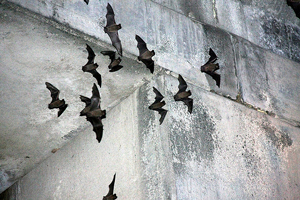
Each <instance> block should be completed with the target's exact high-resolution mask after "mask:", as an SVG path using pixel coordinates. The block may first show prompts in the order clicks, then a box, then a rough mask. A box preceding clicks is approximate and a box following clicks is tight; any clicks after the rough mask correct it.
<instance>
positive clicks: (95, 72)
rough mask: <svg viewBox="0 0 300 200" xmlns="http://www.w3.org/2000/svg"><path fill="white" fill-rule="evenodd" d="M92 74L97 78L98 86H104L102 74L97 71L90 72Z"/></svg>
mask: <svg viewBox="0 0 300 200" xmlns="http://www.w3.org/2000/svg"><path fill="white" fill-rule="evenodd" d="M89 72H90V73H91V74H93V77H94V78H96V80H97V83H98V85H99V86H100V87H101V84H102V78H101V74H99V73H98V72H97V70H95V69H94V70H91V71H89Z"/></svg>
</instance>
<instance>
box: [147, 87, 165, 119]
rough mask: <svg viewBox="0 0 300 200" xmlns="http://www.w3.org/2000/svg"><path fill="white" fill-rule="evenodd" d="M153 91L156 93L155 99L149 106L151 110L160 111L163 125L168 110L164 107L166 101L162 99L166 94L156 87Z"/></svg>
mask: <svg viewBox="0 0 300 200" xmlns="http://www.w3.org/2000/svg"><path fill="white" fill-rule="evenodd" d="M153 92H154V93H155V95H156V97H155V101H154V103H152V104H151V105H150V106H149V107H148V108H149V109H150V110H155V111H158V113H159V114H160V119H159V122H160V125H161V124H162V123H163V121H164V119H165V117H166V114H167V112H168V111H167V110H165V109H163V108H162V107H163V106H164V105H166V102H165V101H161V100H162V99H163V98H164V96H163V95H162V94H161V93H160V92H159V91H158V90H157V89H156V88H155V87H153Z"/></svg>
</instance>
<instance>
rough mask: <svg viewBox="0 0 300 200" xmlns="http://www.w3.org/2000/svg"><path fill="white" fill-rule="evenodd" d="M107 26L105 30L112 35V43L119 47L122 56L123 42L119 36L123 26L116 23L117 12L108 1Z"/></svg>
mask: <svg viewBox="0 0 300 200" xmlns="http://www.w3.org/2000/svg"><path fill="white" fill-rule="evenodd" d="M106 9H107V14H106V26H105V27H104V32H105V33H107V34H108V36H109V37H110V40H111V43H112V45H113V46H114V47H115V48H116V49H117V51H118V54H119V55H120V56H122V44H121V40H120V38H119V34H118V30H120V29H121V28H122V26H121V24H116V21H115V13H114V10H113V9H112V7H111V5H110V4H109V3H107V7H106Z"/></svg>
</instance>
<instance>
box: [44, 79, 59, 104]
mask: <svg viewBox="0 0 300 200" xmlns="http://www.w3.org/2000/svg"><path fill="white" fill-rule="evenodd" d="M45 84H46V87H47V89H48V90H50V93H51V97H52V101H51V103H52V102H54V101H56V100H58V99H59V93H60V91H59V90H58V89H57V88H56V87H54V86H53V85H52V84H51V83H49V82H45Z"/></svg>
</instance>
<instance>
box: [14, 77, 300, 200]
mask: <svg viewBox="0 0 300 200" xmlns="http://www.w3.org/2000/svg"><path fill="white" fill-rule="evenodd" d="M177 85H178V81H177V78H175V77H173V76H170V75H167V74H165V73H164V72H163V73H162V74H161V75H159V76H157V77H154V78H153V80H152V81H151V82H150V83H147V84H145V85H143V86H142V87H140V88H139V89H138V90H137V91H136V92H134V93H133V94H132V95H131V96H130V97H128V98H127V99H125V100H124V101H123V102H122V103H120V104H119V105H118V106H116V107H115V108H113V109H112V110H111V111H110V112H109V113H108V116H107V119H106V121H105V122H104V124H105V132H106V134H105V135H104V137H103V141H102V142H101V143H100V145H99V144H96V143H95V142H94V134H93V132H92V130H91V127H88V128H87V129H86V130H84V131H83V132H82V133H81V134H80V135H79V136H78V137H76V138H75V139H74V141H72V143H70V144H69V145H67V146H65V147H63V148H62V149H61V150H59V151H58V152H57V153H56V154H54V155H53V156H51V157H50V158H49V159H47V160H46V161H45V162H43V163H42V164H41V165H39V166H38V167H37V168H35V169H34V170H33V171H31V172H30V173H29V174H27V175H26V176H25V177H24V178H22V179H21V180H20V181H19V182H17V184H16V185H15V186H14V187H15V189H16V190H17V191H19V192H17V195H16V198H17V199H78V200H79V199H100V198H101V196H103V195H105V194H106V193H107V190H108V184H109V183H110V181H111V179H112V176H113V174H114V173H115V172H116V173H117V178H116V183H115V184H116V185H115V192H116V193H117V196H118V198H120V199H149V200H152V199H153V200H154V199H299V198H300V190H299V184H298V183H299V180H300V171H299V159H300V156H299V155H300V148H299V147H300V143H299V141H300V135H299V128H295V127H293V126H291V125H288V124H286V123H284V122H281V121H280V120H278V119H274V118H273V117H270V116H268V115H266V114H265V113H260V112H257V111H255V110H253V109H250V108H247V107H245V106H243V105H241V104H239V103H237V102H234V101H232V100H229V99H226V98H223V97H220V96H219V95H216V94H213V93H210V92H207V91H205V90H203V89H201V88H199V87H197V86H195V85H192V84H190V83H188V89H190V90H191V91H192V98H193V99H194V109H193V113H192V114H189V113H188V112H187V107H186V106H185V105H184V104H183V103H182V102H175V101H174V100H173V95H174V94H175V93H176V92H177V90H178V88H177ZM153 86H155V87H156V88H158V90H159V91H160V92H161V93H162V94H163V95H165V99H164V100H165V101H166V106H165V108H166V109H168V113H167V116H166V118H165V121H164V123H163V124H162V125H159V122H158V120H159V115H158V114H157V113H155V112H153V111H151V110H149V109H148V106H149V105H150V104H151V103H152V102H153V101H154V97H155V96H154V93H153V91H152V87H153Z"/></svg>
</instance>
